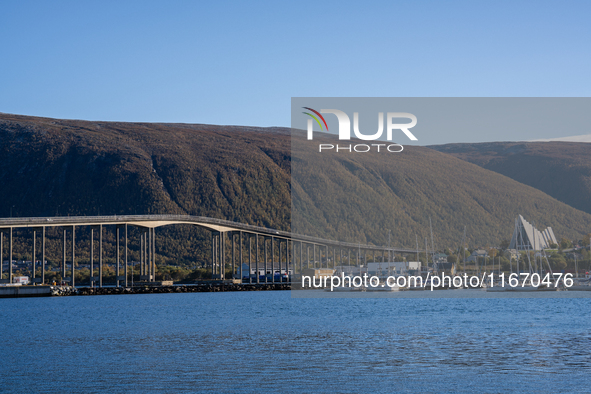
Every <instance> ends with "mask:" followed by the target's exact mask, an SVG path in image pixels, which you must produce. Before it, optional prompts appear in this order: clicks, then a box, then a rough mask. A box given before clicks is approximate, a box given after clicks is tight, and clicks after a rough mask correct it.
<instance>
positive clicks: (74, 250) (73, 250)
mask: <svg viewBox="0 0 591 394" xmlns="http://www.w3.org/2000/svg"><path fill="white" fill-rule="evenodd" d="M72 287H76V226H72Z"/></svg>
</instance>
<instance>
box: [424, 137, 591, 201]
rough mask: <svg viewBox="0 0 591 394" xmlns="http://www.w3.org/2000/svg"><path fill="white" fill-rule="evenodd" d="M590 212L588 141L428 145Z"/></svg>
mask: <svg viewBox="0 0 591 394" xmlns="http://www.w3.org/2000/svg"><path fill="white" fill-rule="evenodd" d="M430 148H432V149H435V150H437V151H439V152H443V153H446V154H449V155H453V156H455V157H457V158H459V159H462V160H464V161H467V162H470V163H474V164H476V165H478V166H480V167H482V168H486V169H487V170H491V171H494V172H497V173H499V174H503V175H505V176H508V177H509V178H511V179H514V180H516V181H518V182H521V183H523V184H526V185H529V186H532V187H534V188H536V189H539V190H541V191H543V192H544V193H546V194H548V195H550V196H552V197H554V198H556V199H557V200H559V201H562V202H564V203H565V204H568V205H570V206H572V207H574V208H577V209H580V210H581V211H585V212H587V213H591V160H590V159H589V158H590V157H591V144H587V143H573V142H489V143H479V144H447V145H437V146H430Z"/></svg>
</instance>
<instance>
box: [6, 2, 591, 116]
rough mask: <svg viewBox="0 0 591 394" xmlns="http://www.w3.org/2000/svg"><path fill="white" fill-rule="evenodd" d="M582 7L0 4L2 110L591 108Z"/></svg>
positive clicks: (193, 112) (235, 112) (590, 8)
mask: <svg viewBox="0 0 591 394" xmlns="http://www.w3.org/2000/svg"><path fill="white" fill-rule="evenodd" d="M590 4H591V2H588V1H560V2H559V1H552V2H549V1H536V2H534V1H521V2H520V1H488V2H484V1H399V2H396V1H383V2H382V1H374V2H361V1H356V2H352V1H351V2H347V1H338V2H337V1H335V2H317V1H311V2H306V1H298V2H292V3H289V4H288V3H284V2H225V1H216V2H205V1H203V2H198V1H166V2H165V1H113V2H109V1H100V2H98V1H95V2H90V1H51V2H49V1H3V2H1V3H0V15H1V16H2V22H1V23H0V112H8V113H17V114H25V115H36V116H47V117H55V118H74V119H89V120H120V121H148V122H189V123H212V124H236V125H253V126H289V125H290V99H291V97H292V96H296V97H298V96H299V97H301V96H328V97H331V96H354V97H359V96H383V97H390V96H392V97H407V96H408V97H458V96H460V97H462V96H476V97H489V96H494V97H504V96H510V97H515V96H520V97H521V96H525V97H530V96H533V97H544V96H563V97H564V96H575V97H579V96H585V97H587V96H590V95H591V94H590V93H591V77H590V70H591V53H590V52H591V51H590V48H591V45H590V44H589V43H590V42H591V23H589V15H591V5H590Z"/></svg>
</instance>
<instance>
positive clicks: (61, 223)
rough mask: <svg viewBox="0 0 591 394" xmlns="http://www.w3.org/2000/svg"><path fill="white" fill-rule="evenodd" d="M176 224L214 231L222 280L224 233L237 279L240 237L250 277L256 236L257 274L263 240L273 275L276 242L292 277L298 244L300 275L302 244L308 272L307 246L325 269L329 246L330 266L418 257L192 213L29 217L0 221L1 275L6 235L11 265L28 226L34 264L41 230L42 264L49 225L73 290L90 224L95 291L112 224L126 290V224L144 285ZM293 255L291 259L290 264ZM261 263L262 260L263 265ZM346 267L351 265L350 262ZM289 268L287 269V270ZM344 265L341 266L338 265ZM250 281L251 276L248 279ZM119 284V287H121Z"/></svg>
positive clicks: (216, 273)
mask: <svg viewBox="0 0 591 394" xmlns="http://www.w3.org/2000/svg"><path fill="white" fill-rule="evenodd" d="M175 224H188V225H194V226H198V227H201V228H205V229H207V230H209V231H211V232H212V250H211V252H212V263H211V269H212V278H215V279H223V278H224V269H223V267H225V253H226V252H225V251H226V248H225V238H227V237H226V236H225V235H227V236H228V237H230V238H231V240H230V241H231V250H232V272H233V273H236V274H238V273H239V275H240V277H242V266H243V255H244V253H243V246H244V242H243V236H244V237H245V238H246V239H247V240H248V260H249V263H248V265H249V270H250V272H251V273H252V271H253V268H252V266H251V265H252V242H251V241H252V238H253V237H254V238H255V240H256V251H255V268H254V270H255V273H260V272H268V271H267V262H268V261H267V253H268V245H267V241H271V251H270V252H271V256H272V258H271V262H272V267H270V268H271V272H277V271H275V261H274V260H275V259H274V256H276V254H275V249H274V248H275V241H276V240H277V242H278V243H279V272H280V273H281V272H282V270H283V269H284V268H282V263H283V261H284V262H285V269H284V271H283V272H285V273H290V272H292V273H295V272H293V271H292V270H296V269H297V265H296V264H297V261H296V260H297V256H298V254H297V251H296V248H297V245H299V272H300V273H301V272H302V271H303V269H304V261H305V260H304V246H305V247H306V255H307V261H306V265H307V268H310V247H312V249H313V256H312V257H313V260H312V261H313V267H314V268H316V265H317V259H316V250H317V249H318V251H319V256H322V254H321V250H320V248H324V249H325V259H326V266H327V267H326V268H329V267H328V261H329V259H328V257H329V252H330V250H329V248H332V255H333V267H334V266H335V265H336V261H337V259H338V255H337V252H336V251H337V249H338V250H339V251H340V261H341V263H342V262H343V251H347V253H348V259H347V262H349V261H350V259H351V251H352V250H354V251H357V252H358V254H357V260H358V263H359V259H360V254H361V251H363V256H364V257H363V258H364V260H365V261H367V253H368V252H373V256H374V259H375V257H376V252H382V259H383V258H384V253H386V252H392V253H396V252H397V253H416V252H417V250H416V249H407V248H397V247H387V246H377V245H361V244H356V243H351V242H341V241H335V240H329V239H323V238H319V237H312V236H307V235H303V234H296V233H292V232H288V231H281V230H276V229H270V228H265V227H260V226H254V225H250V224H244V223H238V222H232V221H229V220H223V219H216V218H210V217H202V216H190V215H112V216H62V217H31V218H0V273H2V272H3V270H2V269H3V267H2V264H3V261H4V259H3V257H4V254H3V246H4V245H3V240H4V235H5V234H7V235H8V238H9V256H8V257H9V260H8V261H11V262H12V245H13V242H12V232H13V229H15V228H31V230H32V232H33V246H32V250H33V258H32V260H33V261H35V257H36V246H37V242H36V235H37V232H39V231H40V232H41V238H42V242H41V244H42V247H41V249H42V259H41V261H43V262H44V261H45V228H47V227H62V228H63V259H62V278H64V279H65V281H68V282H71V284H72V286H74V285H75V228H76V227H81V226H90V227H91V243H90V245H91V246H90V269H91V272H92V275H94V233H95V231H97V233H98V237H99V272H98V274H99V276H98V277H95V276H91V277H90V283H89V284H90V286H91V287H93V286H94V285H95V283H96V284H98V286H99V287H102V285H103V283H102V282H103V280H102V279H103V273H102V267H103V264H102V259H103V252H102V235H103V231H102V227H103V226H109V225H114V226H116V239H117V249H116V263H117V266H116V268H117V269H116V285H117V287H119V286H120V285H121V284H123V283H124V285H125V286H126V287H127V284H128V275H127V267H128V255H127V253H128V248H127V243H128V237H127V226H134V227H137V228H140V229H142V230H143V231H142V232H141V236H140V279H141V280H147V281H154V278H155V273H156V272H155V268H156V262H155V257H156V247H155V245H156V242H155V232H154V231H155V229H156V228H158V227H162V226H168V225H175ZM68 229H69V230H70V231H71V239H72V250H71V261H72V263H71V270H70V272H71V276H70V277H66V232H67V230H68ZM121 230H123V233H124V234H123V235H124V252H125V253H124V256H125V265H124V268H125V275H123V276H122V275H120V268H121V267H120V264H121V262H120V257H121V256H120V238H121V234H120V232H121ZM236 236H238V237H239V242H238V246H239V252H238V256H239V260H240V261H239V263H240V265H239V269H238V270H235V269H234V268H235V263H236V258H235V246H236V240H235V238H236ZM259 237H262V239H263V241H264V268H263V267H260V269H259V262H260V261H259V255H260V253H259ZM282 243H285V256H284V257H285V259H284V260H283V257H282V256H283V254H282V246H283V245H282ZM289 243H291V248H292V253H291V256H290V253H289V251H288V247H289ZM290 257H291V261H290ZM261 263H262V262H261ZM348 264H349V263H348ZM290 265H291V268H290ZM341 265H342V264H341ZM41 266H42V276H41V278H36V277H35V271H36V270H35V269H33V270H32V277H33V282H34V283H44V282H45V264H41ZM320 266H321V267H322V258H320ZM255 276H256V278H251V279H250V281H253V280H254V281H255V283H259V281H260V280H261V279H260V276H265V278H264V280H265V281H266V280H267V279H266V275H260V274H259V275H257V274H255ZM272 276H273V278H272V280H273V282H274V281H275V275H272ZM249 277H252V275H249ZM2 278H3V277H0V283H1V282H4V283H9V282H12V278H13V274H12V264H9V275H8V280H3V279H2ZM120 282H121V283H120Z"/></svg>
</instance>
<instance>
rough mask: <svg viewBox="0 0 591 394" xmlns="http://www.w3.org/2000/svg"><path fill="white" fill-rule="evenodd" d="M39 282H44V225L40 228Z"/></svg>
mask: <svg viewBox="0 0 591 394" xmlns="http://www.w3.org/2000/svg"><path fill="white" fill-rule="evenodd" d="M41 283H42V284H45V227H43V230H41Z"/></svg>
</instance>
